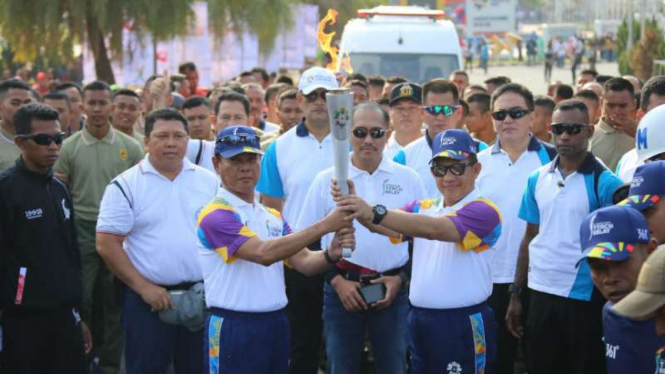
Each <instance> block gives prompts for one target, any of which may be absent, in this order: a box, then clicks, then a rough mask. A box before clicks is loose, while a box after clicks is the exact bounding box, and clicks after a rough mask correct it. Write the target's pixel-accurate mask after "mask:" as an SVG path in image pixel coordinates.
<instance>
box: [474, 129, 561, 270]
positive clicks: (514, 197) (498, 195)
mask: <svg viewBox="0 0 665 374" xmlns="http://www.w3.org/2000/svg"><path fill="white" fill-rule="evenodd" d="M500 144H501V141H500V140H499V141H497V142H496V143H494V145H493V146H492V147H491V148H489V149H486V150H484V151H482V152H480V153H479V154H478V161H479V162H480V163H481V164H482V170H481V171H480V175H479V176H478V179H477V180H476V187H477V188H478V189H479V190H480V193H481V194H482V195H483V196H485V197H487V198H488V199H490V200H492V201H493V202H494V203H495V204H496V205H497V206H498V207H499V210H500V211H501V214H502V215H503V226H502V230H501V237H500V238H499V241H497V242H496V244H495V245H494V246H492V248H490V250H489V251H487V252H485V255H486V256H487V257H488V261H489V262H490V263H491V264H492V280H493V282H494V283H512V282H513V281H514V280H515V267H516V266H517V255H518V254H519V249H520V243H521V242H522V238H523V237H524V230H525V229H526V222H524V221H523V220H521V219H519V217H518V213H519V208H520V202H521V201H522V193H523V192H524V188H525V187H526V182H527V179H528V178H529V175H530V174H531V173H532V172H533V171H534V170H536V169H538V168H540V167H541V166H543V165H545V164H548V163H549V162H550V161H552V159H553V158H554V156H555V155H556V150H555V149H554V147H552V146H551V145H549V144H545V143H543V142H541V141H539V140H538V139H537V138H536V137H535V136H532V137H531V140H530V142H529V146H528V147H527V149H526V151H525V152H524V153H522V155H521V156H520V157H519V158H518V159H517V161H515V163H513V162H512V161H510V157H509V156H508V154H507V153H506V152H505V151H504V150H503V149H502V148H501V145H500Z"/></svg>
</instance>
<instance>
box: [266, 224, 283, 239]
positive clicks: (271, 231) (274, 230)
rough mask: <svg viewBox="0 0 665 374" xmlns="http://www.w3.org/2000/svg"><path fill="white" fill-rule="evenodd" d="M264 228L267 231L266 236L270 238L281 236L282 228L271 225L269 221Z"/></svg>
mask: <svg viewBox="0 0 665 374" xmlns="http://www.w3.org/2000/svg"><path fill="white" fill-rule="evenodd" d="M266 228H267V229H268V235H270V237H271V238H279V237H281V236H282V228H281V227H279V226H275V225H271V224H270V221H266Z"/></svg>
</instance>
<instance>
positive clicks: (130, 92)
mask: <svg viewBox="0 0 665 374" xmlns="http://www.w3.org/2000/svg"><path fill="white" fill-rule="evenodd" d="M118 96H131V97H134V98H136V99H138V101H139V102H141V96H139V94H137V93H136V91H134V90H130V89H129V88H121V89H119V90H117V91H115V92H114V93H113V100H115V98H116V97H118Z"/></svg>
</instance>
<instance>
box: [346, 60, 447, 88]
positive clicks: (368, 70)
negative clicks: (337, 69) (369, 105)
mask: <svg viewBox="0 0 665 374" xmlns="http://www.w3.org/2000/svg"><path fill="white" fill-rule="evenodd" d="M350 58H351V66H352V67H353V70H354V72H356V73H361V74H364V75H366V76H369V75H382V76H384V77H391V76H399V77H404V78H406V79H408V80H409V81H411V82H417V83H424V82H427V81H429V80H431V79H434V78H442V77H443V78H447V77H448V76H449V75H450V73H451V72H452V71H453V70H457V69H459V61H458V59H457V56H456V55H454V54H447V55H446V54H433V53H432V54H420V53H419V54H400V53H350Z"/></svg>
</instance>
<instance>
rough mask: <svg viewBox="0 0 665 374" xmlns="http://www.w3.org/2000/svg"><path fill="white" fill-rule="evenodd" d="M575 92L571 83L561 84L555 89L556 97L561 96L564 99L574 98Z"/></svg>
mask: <svg viewBox="0 0 665 374" xmlns="http://www.w3.org/2000/svg"><path fill="white" fill-rule="evenodd" d="M574 94H575V91H574V90H573V87H571V86H570V85H569V84H560V85H558V86H557V87H556V90H555V91H554V97H559V98H561V99H563V100H568V99H572V98H573V95H574Z"/></svg>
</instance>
